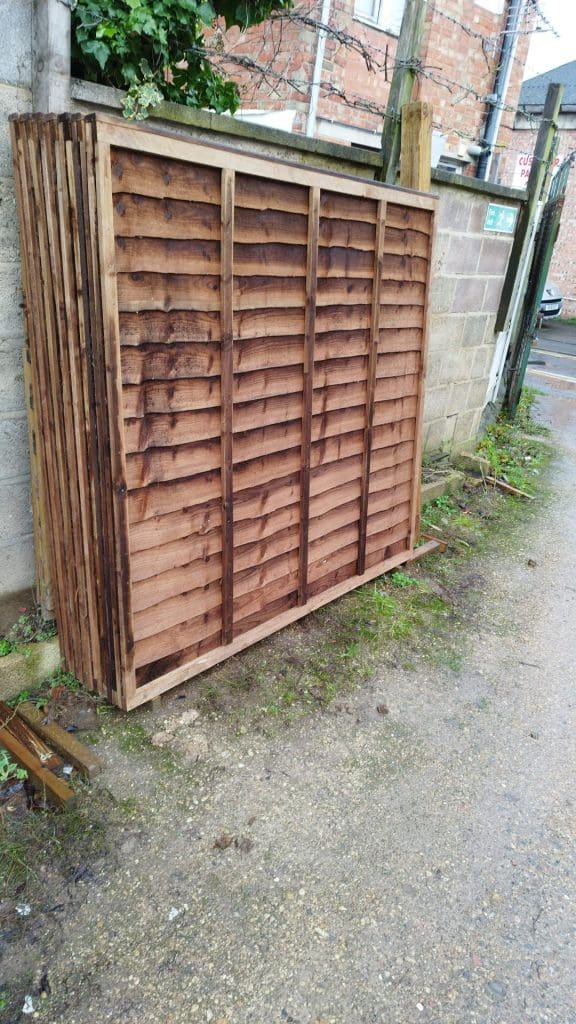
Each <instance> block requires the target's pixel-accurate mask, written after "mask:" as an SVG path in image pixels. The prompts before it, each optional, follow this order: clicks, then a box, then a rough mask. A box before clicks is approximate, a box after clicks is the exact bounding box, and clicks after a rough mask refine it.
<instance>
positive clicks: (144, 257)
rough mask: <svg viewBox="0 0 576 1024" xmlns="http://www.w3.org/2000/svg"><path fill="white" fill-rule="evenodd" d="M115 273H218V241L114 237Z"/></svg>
mask: <svg viewBox="0 0 576 1024" xmlns="http://www.w3.org/2000/svg"><path fill="white" fill-rule="evenodd" d="M116 271H117V272H118V273H119V274H133V273H140V274H141V273H145V272H149V273H156V274H186V275H188V274H213V275H214V274H216V275H217V274H219V273H220V242H217V241H216V242H215V241H207V240H205V241H201V240H200V241H199V240H197V239H195V238H146V237H143V238H130V237H128V238H124V237H123V236H119V237H117V238H116Z"/></svg>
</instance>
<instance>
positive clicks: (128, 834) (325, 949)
mask: <svg viewBox="0 0 576 1024" xmlns="http://www.w3.org/2000/svg"><path fill="white" fill-rule="evenodd" d="M575 404H576V403H574V402H573V403H572V406H571V408H570V409H568V407H566V406H563V408H562V413H563V417H564V419H566V416H568V420H569V421H570V422H573V420H571V417H572V418H573V419H574V418H576V415H575V413H574V405H575ZM567 410H568V411H567ZM546 413H547V415H549V416H551V417H552V418H553V416H554V407H553V401H552V402H551V404H550V406H549V407H547V409H546ZM564 437H565V438H566V441H565V442H564V441H563V440H562V438H561V437H559V438H556V447H557V458H556V460H555V462H554V465H553V467H552V469H551V471H550V472H551V480H550V483H551V487H552V490H553V496H552V497H551V498H550V499H549V500H548V501H546V502H545V503H544V504H543V505H541V506H539V507H538V509H537V511H534V512H526V513H524V514H523V516H522V517H521V519H520V521H519V522H518V524H517V525H516V527H515V528H514V529H513V530H512V531H508V532H507V534H506V536H505V537H504V539H501V540H500V541H499V542H498V543H497V544H495V546H494V547H493V548H492V549H491V550H489V551H487V552H486V551H485V552H484V553H482V554H481V555H479V556H475V558H474V560H473V564H471V565H469V566H468V568H467V570H466V573H465V574H464V576H463V577H462V580H463V583H462V586H463V591H462V600H463V607H464V608H465V609H466V615H465V616H464V618H465V621H464V622H462V621H460V622H459V624H458V635H459V640H458V644H457V645H456V646H452V645H451V642H450V643H449V642H448V640H447V639H446V637H447V634H446V632H444V633H442V632H441V631H440V632H438V633H437V634H434V635H437V636H438V637H440V640H439V646H440V647H441V648H442V647H443V646H446V648H447V650H448V652H449V655H450V656H449V657H442V656H441V655H442V651H441V650H440V651H439V650H438V649H435V650H434V651H432V652H431V655H430V656H427V652H426V651H425V650H422V649H421V647H417V645H416V648H417V649H415V650H414V651H412V647H413V646H414V645H413V639H412V637H411V636H410V635H407V636H406V638H405V641H404V653H403V655H402V656H401V657H397V656H395V657H391V656H390V652H389V651H386V650H384V651H380V652H379V654H378V655H377V657H376V659H375V661H374V660H373V661H372V662H371V665H370V670H369V671H366V672H363V673H362V676H363V678H361V679H359V680H356V682H357V683H358V685H357V686H356V688H355V689H352V688H350V687H348V690H349V692H346V693H345V694H344V695H341V696H336V697H335V699H333V700H332V701H331V702H330V703H329V704H328V705H327V706H326V707H324V708H319V709H317V710H315V709H314V708H313V707H311V708H310V709H308V710H307V711H306V713H305V714H300V715H296V716H294V717H286V716H282V717H280V718H278V720H276V718H275V716H274V715H273V714H267V716H265V719H263V720H265V725H264V726H262V721H260V724H259V725H255V724H254V722H255V719H254V718H253V717H250V716H247V717H246V718H241V717H238V716H237V715H236V717H234V718H233V719H231V718H230V717H229V715H228V711H227V708H226V707H225V706H220V705H219V704H218V702H216V703H215V706H214V707H213V708H212V709H211V710H209V708H208V707H207V705H206V700H205V695H204V698H203V701H202V702H200V701H199V700H198V699H197V698H198V692H199V691H198V690H195V689H194V687H193V686H192V685H189V687H188V688H182V689H180V690H178V691H177V692H176V694H175V695H174V696H171V697H170V698H169V699H165V700H164V702H163V704H162V706H161V708H160V709H158V708H156V709H154V710H149V709H143V710H142V711H140V712H138V713H136V714H135V715H134V716H132V717H130V718H129V719H128V720H126V719H124V718H122V717H121V716H111V717H110V719H109V720H108V722H107V724H106V725H105V727H104V728H103V730H101V735H100V742H99V743H98V746H97V749H98V751H99V752H100V754H101V756H102V757H103V760H104V763H105V769H104V772H103V773H102V775H101V776H100V778H99V781H98V783H97V784H95V787H94V796H93V798H92V802H91V803H89V804H88V810H87V811H83V812H82V813H81V814H79V815H78V816H77V817H76V820H75V823H74V827H75V828H77V829H78V830H80V832H84V833H85V835H84V837H83V838H84V840H85V844H84V845H82V843H80V845H79V844H78V841H77V840H78V837H76V839H75V841H74V843H73V844H72V848H73V850H74V851H75V852H74V855H71V859H70V860H69V862H67V861H66V858H64V861H63V862H59V866H58V868H56V867H55V866H54V863H53V860H52V857H51V856H50V849H47V856H46V858H45V860H44V861H43V862H42V861H41V863H39V864H38V865H37V866H36V869H35V875H34V878H32V879H31V882H30V885H29V887H28V888H27V890H26V898H27V899H29V900H30V904H31V912H30V914H29V915H28V916H25V917H23V916H21V915H19V914H18V913H17V912H16V911H15V909H14V904H13V903H9V902H7V901H5V902H4V904H2V905H1V906H0V911H1V914H2V916H1V919H0V928H2V933H1V937H2V945H3V948H2V960H1V967H2V983H1V985H0V988H1V989H2V991H3V992H4V993H5V996H4V998H5V1000H6V1008H5V1009H4V1011H3V1012H0V1020H6V1021H10V1022H12V1021H20V1020H24V1019H27V1018H26V1017H25V1016H23V1015H22V1013H21V1008H22V1006H23V1004H24V998H25V996H26V995H27V994H31V995H32V1005H33V1007H34V1008H35V1012H36V1013H37V1014H38V1015H39V1019H41V1020H45V1021H49V1022H54V1024H55V1022H58V1024H94V1022H97V1024H103V1022H107V1021H111V1022H114V1024H131V1022H138V1024H196V1022H204V1021H205V1022H210V1021H212V1022H213V1024H248V1022H250V1024H283V1022H288V1024H290V1022H291V1024H410V1022H422V1024H424V1022H426V1024H543V1022H551V1024H572V1022H573V1021H575V1020H576V997H575V994H574V921H575V919H574V908H575V900H576V884H575V870H576V846H575V843H574V840H575V838H576V797H575V794H574V771H575V768H576V712H575V703H576V697H575V693H574V690H575V684H576V670H575V668H574V626H575V623H576V573H575V571H574V570H575V556H574V551H575V550H576V516H575V515H574V508H575V505H576V500H575V499H576V448H574V443H575V442H574V438H575V437H576V434H575V433H574V431H573V430H572V433H571V434H570V432H568V433H564ZM529 562H530V564H529ZM424 571H425V570H424ZM465 591H473V592H474V600H470V601H469V600H468V599H467V598H466V600H464V592H465ZM439 614H443V613H439ZM455 628H456V627H455ZM433 639H434V636H433V635H432V633H431V634H430V643H431V645H432V646H434V645H433V643H432V641H433ZM437 646H438V645H437ZM284 651H285V654H286V658H288V657H289V656H290V654H289V647H288V648H286V647H285V648H284ZM251 664H253V663H251ZM246 689H247V690H249V686H247V687H246ZM198 707H200V709H201V714H200V717H199V718H198V719H196V720H195V721H194V722H191V723H188V724H180V726H179V728H176V730H175V731H174V726H175V723H174V721H172V722H170V721H169V722H168V731H169V732H170V729H171V728H172V733H171V735H172V737H173V738H169V737H168V738H165V741H164V742H165V745H164V746H161V747H158V748H152V747H151V746H150V743H149V737H150V736H151V735H153V734H156V733H157V732H159V731H166V728H165V724H164V723H165V720H166V719H174V718H175V717H177V718H178V719H181V716H182V715H183V713H184V712H185V711H190V710H192V709H195V708H198ZM267 710H268V711H270V709H267ZM193 717H194V716H189V718H193ZM231 722H233V726H231ZM96 738H97V737H96ZM197 758H198V759H197ZM82 806H83V807H84V806H85V805H84V804H83V805H82ZM60 841H61V839H60V837H55V838H54V842H55V843H60ZM78 851H81V852H80V853H79V852H78ZM83 858H84V859H83ZM42 987H43V988H44V989H46V990H48V989H49V994H47V995H46V998H42V996H41V995H39V989H40V988H42ZM28 1019H34V1018H32V1017H30V1018H28Z"/></svg>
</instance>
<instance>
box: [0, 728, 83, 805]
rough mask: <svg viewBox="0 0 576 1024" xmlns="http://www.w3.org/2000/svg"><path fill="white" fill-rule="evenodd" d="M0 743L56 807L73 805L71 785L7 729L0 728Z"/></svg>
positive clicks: (74, 799) (74, 796) (74, 795)
mask: <svg viewBox="0 0 576 1024" xmlns="http://www.w3.org/2000/svg"><path fill="white" fill-rule="evenodd" d="M0 745H1V746H3V747H5V748H6V750H7V751H8V753H9V754H11V755H12V757H13V758H14V760H15V761H17V762H18V764H19V765H20V767H21V768H25V769H26V771H27V772H28V777H29V779H30V781H31V782H33V783H34V785H35V787H36V788H37V789H38V790H39V791H40V792H41V793H42V795H44V794H45V795H46V799H47V800H49V801H50V803H53V804H56V806H57V807H73V806H74V804H75V803H76V800H77V798H76V794H75V792H74V790H73V789H72V788H71V786H69V785H68V783H67V782H64V780H63V779H60V778H58V776H57V775H54V773H53V772H51V771H50V769H49V768H45V767H44V765H43V764H42V762H41V761H40V758H38V757H37V756H36V755H35V754H32V753H31V752H30V751H29V750H28V748H27V747H25V746H24V744H23V743H21V742H20V740H18V739H16V737H15V736H13V735H12V733H11V732H10V731H9V730H8V729H2V728H0Z"/></svg>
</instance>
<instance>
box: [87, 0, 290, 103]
mask: <svg viewBox="0 0 576 1024" xmlns="http://www.w3.org/2000/svg"><path fill="white" fill-rule="evenodd" d="M291 5H292V0H255V2H247V0H246V2H241V3H239V4H238V3H236V2H234V0H211V2H204V3H200V2H196V0H77V3H76V4H75V5H74V8H73V13H72V39H73V42H72V71H73V74H75V75H76V76H78V77H80V78H85V79H87V80H88V81H92V82H100V83H101V84H103V85H112V86H115V87H116V88H117V89H123V90H125V91H126V97H125V100H124V104H123V107H124V115H125V116H126V117H130V118H136V119H138V120H141V119H143V118H145V117H146V116H147V115H148V112H149V110H150V109H151V108H152V107H154V106H156V105H157V104H158V103H160V102H161V101H162V100H163V99H166V100H171V101H172V102H175V103H183V104H185V105H186V106H189V107H207V108H209V109H210V110H215V111H217V112H218V113H223V112H225V111H229V112H230V113H234V111H235V110H237V109H238V106H239V103H240V97H239V92H238V86H237V85H236V83H235V82H233V81H230V80H228V79H225V78H224V77H223V76H222V75H221V74H220V73H219V72H218V71H217V70H216V69H215V68H214V67H213V66H212V64H211V63H210V60H209V59H208V55H207V52H206V45H205V37H204V31H205V29H206V28H207V27H209V26H211V25H212V24H213V23H214V21H215V19H217V18H218V17H222V18H224V21H225V25H226V28H230V27H231V26H232V25H238V26H240V27H241V28H243V29H246V28H248V27H250V26H251V25H255V24H259V23H260V22H262V21H264V20H265V19H266V18H268V17H269V16H270V15H271V13H272V12H273V11H276V10H281V9H287V8H289V7H291Z"/></svg>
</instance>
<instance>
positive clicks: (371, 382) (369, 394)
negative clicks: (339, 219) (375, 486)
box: [356, 201, 386, 576]
mask: <svg viewBox="0 0 576 1024" xmlns="http://www.w3.org/2000/svg"><path fill="white" fill-rule="evenodd" d="M385 225H386V202H385V201H380V202H379V203H378V206H377V213H376V238H375V242H374V276H373V279H372V308H371V313H370V338H369V349H368V380H367V383H366V426H365V428H364V452H363V461H362V485H361V486H362V489H361V494H360V519H359V530H358V562H357V570H356V571H357V573H358V575H359V576H361V575H362V573H363V572H364V570H365V568H366V532H367V529H368V504H369V500H370V463H371V456H372V428H373V425H374V400H375V392H376V370H377V368H378V348H379V345H380V296H381V291H382V273H383V268H384V231H385Z"/></svg>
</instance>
